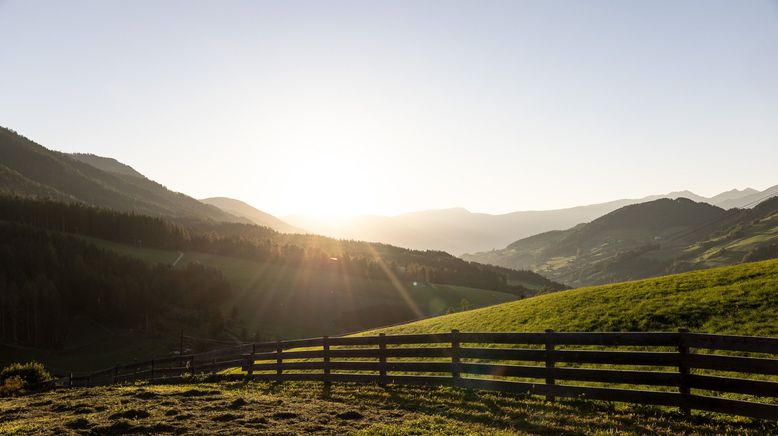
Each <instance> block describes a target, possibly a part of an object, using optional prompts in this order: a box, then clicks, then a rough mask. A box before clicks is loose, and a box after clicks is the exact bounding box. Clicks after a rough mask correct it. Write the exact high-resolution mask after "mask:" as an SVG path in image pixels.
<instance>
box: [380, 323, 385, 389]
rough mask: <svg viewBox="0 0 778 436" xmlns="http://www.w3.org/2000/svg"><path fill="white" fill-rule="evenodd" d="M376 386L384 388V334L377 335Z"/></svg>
mask: <svg viewBox="0 0 778 436" xmlns="http://www.w3.org/2000/svg"><path fill="white" fill-rule="evenodd" d="M378 364H379V371H378V384H380V385H381V386H386V334H385V333H379V334H378Z"/></svg>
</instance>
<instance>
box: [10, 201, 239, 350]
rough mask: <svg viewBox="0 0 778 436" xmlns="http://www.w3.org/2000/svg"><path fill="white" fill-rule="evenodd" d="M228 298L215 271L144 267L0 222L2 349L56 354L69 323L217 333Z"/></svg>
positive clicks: (225, 285)
mask: <svg viewBox="0 0 778 436" xmlns="http://www.w3.org/2000/svg"><path fill="white" fill-rule="evenodd" d="M0 210H1V209H0ZM230 295H231V289H230V284H229V283H228V282H227V280H226V279H225V277H224V276H223V275H222V273H221V272H220V271H218V270H216V269H212V268H207V267H204V266H202V265H199V264H189V265H187V266H186V267H184V268H180V269H178V268H177V269H172V268H170V267H168V266H165V265H161V264H159V265H157V266H150V265H148V264H146V263H144V262H142V261H140V260H136V259H132V258H129V257H125V256H121V255H118V254H116V253H113V252H111V251H107V250H103V249H100V248H98V247H96V246H94V245H93V244H90V243H88V242H86V241H84V240H83V239H81V238H78V237H73V236H68V235H63V234H60V233H56V232H51V231H46V230H42V229H39V228H34V227H32V226H30V225H25V224H15V223H8V222H0V337H1V338H3V339H4V340H7V341H13V342H17V343H24V344H30V345H34V346H50V347H56V346H58V345H60V344H61V343H62V341H63V340H64V339H65V337H66V335H67V332H68V326H69V325H70V324H71V323H70V322H69V321H70V320H71V319H72V318H73V317H76V316H83V317H86V318H88V319H91V320H95V321H97V322H99V323H101V324H103V325H105V326H108V327H114V328H144V329H154V328H156V326H157V321H158V320H160V319H162V318H163V317H164V319H166V320H169V319H171V318H175V317H176V316H175V315H174V314H178V315H179V317H180V318H186V319H187V320H188V321H190V322H194V323H196V324H198V325H203V326H206V327H210V328H212V329H213V330H214V331H218V330H221V327H222V323H223V319H222V315H221V312H220V310H219V307H220V306H221V303H222V302H223V301H224V300H225V299H226V298H229V296H230Z"/></svg>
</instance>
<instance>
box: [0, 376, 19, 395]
mask: <svg viewBox="0 0 778 436" xmlns="http://www.w3.org/2000/svg"><path fill="white" fill-rule="evenodd" d="M22 392H24V380H22V378H21V377H19V376H18V375H14V376H12V377H8V378H7V379H5V380H3V382H2V383H0V397H6V396H10V395H14V394H20V393H22Z"/></svg>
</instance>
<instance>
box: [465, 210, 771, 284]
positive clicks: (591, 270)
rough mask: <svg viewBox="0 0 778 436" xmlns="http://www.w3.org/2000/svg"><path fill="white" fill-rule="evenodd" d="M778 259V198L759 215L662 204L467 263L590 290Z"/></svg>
mask: <svg viewBox="0 0 778 436" xmlns="http://www.w3.org/2000/svg"><path fill="white" fill-rule="evenodd" d="M730 200H731V199H728V200H725V201H730ZM776 256H778V197H772V198H768V199H764V201H762V202H761V203H759V204H757V205H756V206H755V207H753V208H745V209H738V208H733V209H729V210H725V209H723V208H721V207H718V206H713V205H710V204H708V203H704V202H695V201H693V200H689V199H687V198H677V199H674V200H671V199H667V198H663V199H658V200H654V201H649V202H646V203H638V204H633V205H628V206H625V207H622V208H620V209H617V210H615V211H613V212H611V213H608V214H606V215H603V216H602V217H599V218H597V219H595V220H593V221H591V222H589V223H583V224H578V225H576V226H574V227H571V228H569V229H566V230H554V231H549V232H544V233H540V234H537V235H533V236H530V237H527V238H523V239H520V240H518V241H515V242H513V243H511V244H509V245H508V246H507V247H505V248H503V249H499V250H491V251H484V252H479V253H474V254H466V255H463V256H462V258H463V259H466V260H470V261H474V262H480V263H488V264H493V265H500V266H503V267H507V268H522V269H531V270H533V271H536V272H539V273H541V274H543V275H545V276H546V277H549V278H551V279H553V280H557V281H560V282H562V283H565V284H567V285H570V286H584V285H594V284H603V283H611V282H619V281H626V280H634V279H639V278H644V277H650V276H656V275H662V274H669V273H676V272H683V271H688V270H693V269H700V268H708V267H714V266H721V265H731V264H735V263H739V262H743V261H748V260H761V259H767V258H771V257H776Z"/></svg>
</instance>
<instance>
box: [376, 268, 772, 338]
mask: <svg viewBox="0 0 778 436" xmlns="http://www.w3.org/2000/svg"><path fill="white" fill-rule="evenodd" d="M777 319H778V260H768V261H763V262H753V263H745V264H741V265H736V266H728V267H721V268H714V269H708V270H702V271H693V272H688V273H683V274H675V275H669V276H663V277H655V278H651V279H644V280H638V281H633V282H624V283H616V284H612V285H602V286H593V287H586V288H579V289H572V290H568V291H561V292H555V293H552V294H546V295H540V296H536V297H532V298H527V299H524V300H520V301H515V302H510V303H505V304H501V305H497V306H493V307H487V308H482V309H476V310H473V311H470V312H466V313H454V314H450V315H445V316H440V317H436V318H432V319H427V320H422V321H418V322H412V323H408V324H403V325H399V326H394V327H390V328H386V329H378V330H374V331H371V332H369V333H370V334H373V333H378V332H383V333H386V334H404V333H421V332H424V333H429V332H447V331H451V329H459V330H460V331H472V332H476V331H489V332H511V331H517V332H521V331H543V330H545V329H549V328H550V329H554V330H557V331H674V330H676V329H678V328H688V329H690V330H691V331H697V332H706V333H729V334H742V335H753V336H778V323H776V320H777Z"/></svg>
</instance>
